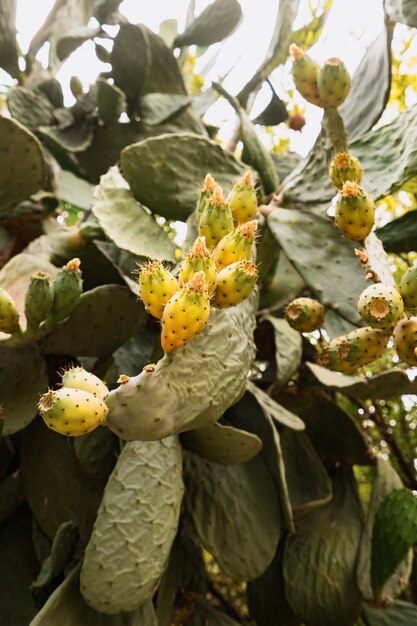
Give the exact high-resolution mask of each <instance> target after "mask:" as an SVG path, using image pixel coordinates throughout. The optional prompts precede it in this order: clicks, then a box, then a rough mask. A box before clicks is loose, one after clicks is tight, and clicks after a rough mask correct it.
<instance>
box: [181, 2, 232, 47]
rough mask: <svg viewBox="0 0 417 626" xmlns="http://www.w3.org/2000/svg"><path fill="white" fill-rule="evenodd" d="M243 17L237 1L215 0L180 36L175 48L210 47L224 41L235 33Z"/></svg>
mask: <svg viewBox="0 0 417 626" xmlns="http://www.w3.org/2000/svg"><path fill="white" fill-rule="evenodd" d="M241 17H242V9H241V7H240V4H239V2H237V0H215V1H214V2H212V3H211V4H210V5H209V6H208V7H207V8H205V9H204V11H202V12H201V13H200V15H199V16H198V17H196V18H195V19H194V20H193V21H192V22H191V24H189V25H188V26H187V28H186V29H185V31H184V32H182V33H181V34H180V35H178V37H177V38H176V39H175V41H174V47H182V46H189V45H191V44H194V45H197V46H210V45H211V44H213V43H217V42H218V41H222V39H225V37H227V36H228V35H230V33H232V32H233V30H234V29H235V28H236V26H237V25H238V23H239V21H240V19H241Z"/></svg>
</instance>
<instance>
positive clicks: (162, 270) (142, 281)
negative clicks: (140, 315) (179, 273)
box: [139, 261, 179, 320]
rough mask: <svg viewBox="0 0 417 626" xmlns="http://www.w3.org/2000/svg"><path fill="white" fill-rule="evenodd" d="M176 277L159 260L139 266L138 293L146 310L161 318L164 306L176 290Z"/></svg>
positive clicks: (177, 285) (177, 286) (177, 287)
mask: <svg viewBox="0 0 417 626" xmlns="http://www.w3.org/2000/svg"><path fill="white" fill-rule="evenodd" d="M178 289H179V284H178V281H177V279H176V278H175V277H174V276H173V275H172V274H171V272H169V271H168V270H167V268H166V267H164V266H163V264H162V263H159V261H150V262H149V263H145V264H144V265H141V267H140V274H139V294H140V297H141V300H142V302H143V304H144V305H145V308H146V310H147V311H148V312H149V313H150V314H151V315H153V316H154V317H156V318H157V319H159V320H160V319H161V318H162V313H163V310H164V307H165V305H166V303H167V302H168V300H170V298H172V296H173V295H174V293H175V292H176V291H178Z"/></svg>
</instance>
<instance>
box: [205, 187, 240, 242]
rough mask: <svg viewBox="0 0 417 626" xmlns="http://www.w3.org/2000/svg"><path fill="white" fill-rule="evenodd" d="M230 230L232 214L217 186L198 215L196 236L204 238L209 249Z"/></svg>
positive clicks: (231, 228) (231, 227)
mask: <svg viewBox="0 0 417 626" xmlns="http://www.w3.org/2000/svg"><path fill="white" fill-rule="evenodd" d="M231 230H233V217H232V212H231V210H230V208H229V206H228V205H227V204H226V202H225V199H224V197H223V192H222V190H221V188H220V187H219V186H217V187H216V189H215V190H214V191H213V194H212V196H211V197H210V198H209V199H208V200H207V203H206V206H205V207H204V210H203V212H202V213H201V215H200V221H199V223H198V234H199V235H200V236H201V237H205V240H206V245H207V247H208V248H210V249H211V248H214V246H215V245H216V244H217V243H218V242H219V241H220V239H222V237H224V236H225V235H227V233H229V232H230V231H231Z"/></svg>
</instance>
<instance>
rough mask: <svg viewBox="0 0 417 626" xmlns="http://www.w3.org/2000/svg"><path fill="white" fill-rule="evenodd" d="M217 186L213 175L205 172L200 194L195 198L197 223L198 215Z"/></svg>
mask: <svg viewBox="0 0 417 626" xmlns="http://www.w3.org/2000/svg"><path fill="white" fill-rule="evenodd" d="M217 187H219V185H218V184H217V183H216V181H215V180H214V178H213V176H212V175H211V174H207V175H206V177H205V179H204V184H203V188H202V189H200V195H199V196H198V200H197V225H198V223H199V221H200V216H201V214H202V212H203V211H204V209H205V206H206V204H207V201H208V200H209V199H210V198H211V196H212V195H213V192H214V190H215V189H217Z"/></svg>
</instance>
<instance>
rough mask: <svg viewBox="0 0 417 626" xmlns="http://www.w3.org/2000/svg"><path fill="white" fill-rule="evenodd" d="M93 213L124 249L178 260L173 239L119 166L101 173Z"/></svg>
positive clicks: (156, 257)
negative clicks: (142, 203)
mask: <svg viewBox="0 0 417 626" xmlns="http://www.w3.org/2000/svg"><path fill="white" fill-rule="evenodd" d="M93 213H94V215H95V216H96V218H97V220H98V222H99V224H100V226H101V227H102V229H103V230H104V232H105V233H106V235H107V236H108V237H109V238H110V239H111V240H112V241H114V243H115V244H116V245H117V246H118V247H119V248H120V249H122V250H126V251H127V252H130V253H132V254H136V255H137V256H141V257H150V258H152V259H156V260H158V261H171V262H175V249H174V245H173V243H172V240H171V239H170V238H169V237H168V235H167V233H166V232H165V231H164V230H163V228H161V227H160V226H159V225H158V224H157V223H156V221H155V219H154V217H153V216H152V215H150V214H149V213H148V212H147V211H146V210H145V209H144V208H143V207H142V206H141V205H140V204H139V203H138V202H137V200H135V198H134V197H133V195H132V192H131V191H130V189H129V185H128V184H127V182H126V181H125V179H124V178H123V176H122V175H121V174H120V172H119V170H118V168H117V167H116V166H114V167H112V168H110V170H109V171H108V172H107V174H105V175H104V176H102V177H101V179H100V184H99V185H98V186H97V187H96V189H95V192H94V198H93Z"/></svg>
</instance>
